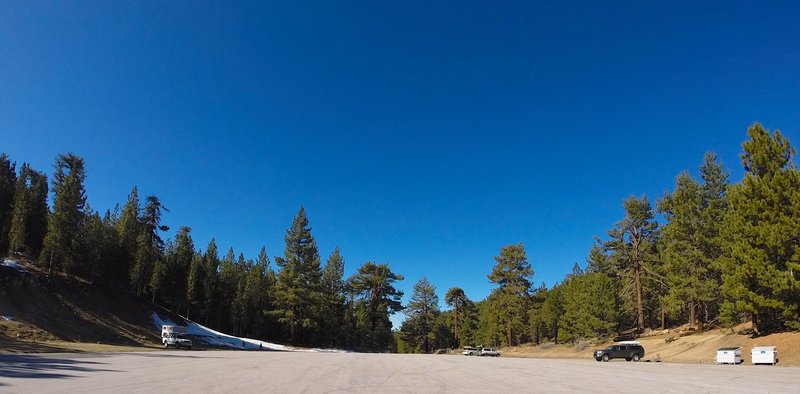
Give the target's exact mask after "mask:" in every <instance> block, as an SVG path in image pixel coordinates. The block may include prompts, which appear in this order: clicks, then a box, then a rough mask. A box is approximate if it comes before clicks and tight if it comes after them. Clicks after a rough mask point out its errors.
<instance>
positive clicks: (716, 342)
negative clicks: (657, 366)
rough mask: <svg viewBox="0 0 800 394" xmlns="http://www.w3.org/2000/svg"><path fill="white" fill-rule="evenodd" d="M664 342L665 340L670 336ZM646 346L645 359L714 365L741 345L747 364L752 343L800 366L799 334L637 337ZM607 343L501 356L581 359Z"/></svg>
mask: <svg viewBox="0 0 800 394" xmlns="http://www.w3.org/2000/svg"><path fill="white" fill-rule="evenodd" d="M673 338H674V340H672V341H670V342H667V340H668V339H673ZM638 341H639V342H641V344H642V346H643V347H644V349H645V352H646V355H645V357H644V360H645V361H647V360H650V361H657V360H659V359H660V361H661V362H668V363H669V362H671V363H691V364H714V361H715V358H716V354H717V349H719V348H721V347H731V346H741V347H742V358H743V360H744V363H745V364H749V363H750V349H752V348H753V347H754V346H777V347H778V359H779V363H778V365H784V366H787V365H793V366H798V365H800V333H797V332H790V333H778V334H772V335H767V336H763V337H756V338H753V337H751V336H749V335H743V334H735V333H731V330H720V329H712V330H709V331H706V332H703V333H694V334H691V335H686V336H679V335H678V334H677V333H676V332H674V331H670V332H665V333H659V334H656V335H651V336H647V337H642V338H639V339H638ZM609 344H610V342H609V343H601V344H588V343H582V344H578V345H552V344H549V345H548V344H545V345H540V346H533V345H526V346H517V347H509V348H503V349H501V352H502V354H503V356H508V357H537V358H581V359H591V358H592V351H593V350H595V349H602V348H604V347H606V346H608V345H609Z"/></svg>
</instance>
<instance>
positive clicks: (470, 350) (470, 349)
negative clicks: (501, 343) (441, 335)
mask: <svg viewBox="0 0 800 394" xmlns="http://www.w3.org/2000/svg"><path fill="white" fill-rule="evenodd" d="M480 353H481V349H480V348H477V347H474V346H464V351H463V352H461V354H463V355H465V356H477V355H479V354H480Z"/></svg>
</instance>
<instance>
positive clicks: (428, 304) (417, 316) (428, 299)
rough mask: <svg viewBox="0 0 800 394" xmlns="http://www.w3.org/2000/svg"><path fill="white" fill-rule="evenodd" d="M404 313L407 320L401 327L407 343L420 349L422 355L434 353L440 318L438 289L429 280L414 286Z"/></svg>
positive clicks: (423, 280)
mask: <svg viewBox="0 0 800 394" xmlns="http://www.w3.org/2000/svg"><path fill="white" fill-rule="evenodd" d="M404 313H405V314H406V316H407V319H406V320H405V321H404V322H403V325H402V326H401V327H400V332H401V333H403V338H404V340H405V342H407V343H408V344H410V345H412V346H414V347H415V348H419V349H420V350H421V351H422V353H430V352H431V351H433V350H434V349H433V345H434V343H435V342H436V329H437V318H438V317H439V314H440V311H439V297H438V296H437V295H436V287H435V286H434V285H433V284H431V282H429V281H428V279H427V278H425V277H423V278H421V279H420V280H419V281H418V282H417V283H415V284H414V290H413V292H412V293H411V299H410V300H409V301H408V305H406V309H405V311H404Z"/></svg>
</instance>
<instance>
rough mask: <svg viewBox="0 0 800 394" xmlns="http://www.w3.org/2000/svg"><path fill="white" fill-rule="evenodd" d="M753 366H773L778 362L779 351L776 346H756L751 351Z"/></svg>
mask: <svg viewBox="0 0 800 394" xmlns="http://www.w3.org/2000/svg"><path fill="white" fill-rule="evenodd" d="M750 360H751V361H752V363H753V364H772V365H775V364H776V363H777V362H778V349H777V348H776V347H775V346H756V347H754V348H753V350H751V351H750Z"/></svg>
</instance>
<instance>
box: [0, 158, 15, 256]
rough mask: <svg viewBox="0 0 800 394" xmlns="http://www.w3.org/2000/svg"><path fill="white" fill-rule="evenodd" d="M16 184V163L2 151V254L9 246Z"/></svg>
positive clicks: (0, 187) (0, 173) (0, 248)
mask: <svg viewBox="0 0 800 394" xmlns="http://www.w3.org/2000/svg"><path fill="white" fill-rule="evenodd" d="M16 186H17V171H16V163H12V162H11V160H10V159H9V158H8V156H7V155H6V154H5V153H0V254H3V253H5V252H6V251H7V250H8V246H9V237H8V235H9V234H8V233H9V231H10V230H11V217H12V214H13V211H14V192H15V190H16Z"/></svg>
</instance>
